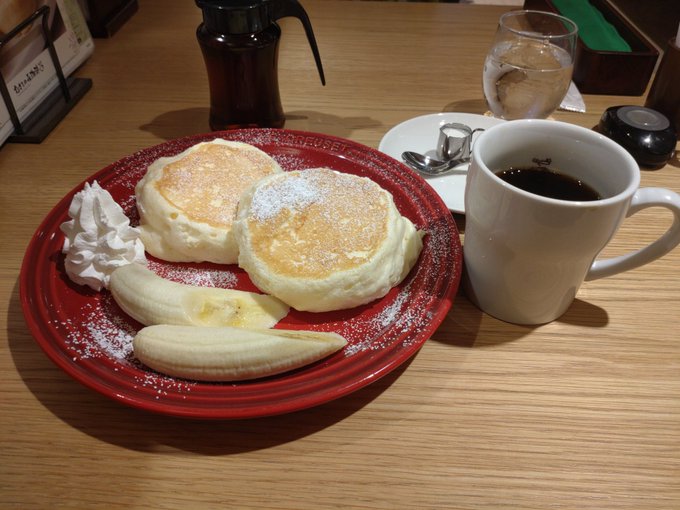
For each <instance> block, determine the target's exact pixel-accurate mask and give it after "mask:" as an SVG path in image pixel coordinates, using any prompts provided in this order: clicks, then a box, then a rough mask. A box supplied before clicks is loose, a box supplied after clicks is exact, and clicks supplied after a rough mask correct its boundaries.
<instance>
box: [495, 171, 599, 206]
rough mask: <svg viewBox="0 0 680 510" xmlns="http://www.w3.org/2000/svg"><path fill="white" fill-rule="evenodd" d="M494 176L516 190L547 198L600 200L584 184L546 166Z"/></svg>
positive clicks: (592, 190) (597, 195)
mask: <svg viewBox="0 0 680 510" xmlns="http://www.w3.org/2000/svg"><path fill="white" fill-rule="evenodd" d="M496 175H497V176H498V177H500V178H501V179H503V180H504V181H505V182H507V183H508V184H512V185H513V186H515V187H516V188H519V189H522V190H524V191H528V192H529V193H534V194H535V195H541V196H544V197H548V198H555V199H558V200H572V201H578V202H586V201H592V200H600V199H601V198H602V196H600V194H599V193H598V192H597V191H595V189H594V188H592V187H591V186H590V185H588V184H586V183H585V182H583V181H580V180H578V179H575V178H573V177H570V176H568V175H565V174H562V173H560V172H557V171H555V170H553V169H551V168H549V167H546V166H531V167H525V168H515V167H510V168H507V169H505V170H501V171H498V172H496Z"/></svg>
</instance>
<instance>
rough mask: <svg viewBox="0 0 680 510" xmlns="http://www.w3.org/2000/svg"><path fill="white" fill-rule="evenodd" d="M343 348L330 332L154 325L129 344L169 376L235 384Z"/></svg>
mask: <svg viewBox="0 0 680 510" xmlns="http://www.w3.org/2000/svg"><path fill="white" fill-rule="evenodd" d="M346 344H347V340H345V339H344V338H343V337H342V336H340V335H338V334H336V333H322V332H317V331H294V330H282V329H243V328H232V327H219V328H211V327H196V326H172V325H165V324H163V325H158V326H149V327H146V328H143V329H141V330H140V331H139V332H138V333H137V335H136V336H135V338H134V339H133V341H132V345H133V349H134V353H135V356H136V357H137V359H139V361H141V362H142V363H144V364H145V365H147V366H148V367H150V368H152V369H154V370H156V371H158V372H161V373H163V374H166V375H170V376H173V377H183V378H186V379H195V380H198V381H241V380H246V379H256V378H259V377H267V376H270V375H275V374H280V373H282V372H287V371H289V370H293V369H295V368H299V367H302V366H305V365H308V364H309V363H312V362H314V361H318V360H320V359H322V358H325V357H326V356H328V355H329V354H332V353H333V352H336V351H338V350H340V349H342V348H343V347H344V346H345V345H346Z"/></svg>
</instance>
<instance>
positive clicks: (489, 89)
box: [482, 11, 578, 119]
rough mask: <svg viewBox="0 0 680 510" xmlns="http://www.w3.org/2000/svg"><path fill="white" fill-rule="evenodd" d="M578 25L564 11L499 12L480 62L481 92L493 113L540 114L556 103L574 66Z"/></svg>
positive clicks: (507, 116)
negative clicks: (483, 58)
mask: <svg viewBox="0 0 680 510" xmlns="http://www.w3.org/2000/svg"><path fill="white" fill-rule="evenodd" d="M577 32H578V28H577V26H576V24H575V23H574V22H573V21H571V20H570V19H568V18H565V17H564V16H559V15H557V14H552V13H548V12H541V11H511V12H508V13H505V14H504V15H503V16H501V19H500V22H499V24H498V29H497V30H496V35H495V37H494V41H493V44H492V45H491V48H490V49H489V52H488V53H487V56H486V61H485V62H484V73H483V79H482V82H483V86H484V97H485V98H486V102H487V104H488V106H489V109H490V110H491V113H493V115H494V116H495V117H499V118H502V119H527V118H534V119H544V118H546V117H548V116H549V115H550V114H551V113H552V112H553V111H555V110H556V109H557V107H558V106H559V105H560V103H561V102H562V99H563V98H564V96H565V94H566V93H567V89H568V88H569V83H570V82H571V75H572V72H573V69H574V53H575V48H576V38H577Z"/></svg>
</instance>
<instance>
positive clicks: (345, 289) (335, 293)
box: [234, 168, 422, 312]
mask: <svg viewBox="0 0 680 510" xmlns="http://www.w3.org/2000/svg"><path fill="white" fill-rule="evenodd" d="M234 233H235V235H236V237H237V240H238V244H239V252H240V255H239V265H240V266H241V267H243V268H244V269H245V270H246V271H247V272H248V274H249V276H250V278H251V279H252V280H253V282H254V283H255V285H256V286H257V287H258V288H259V289H260V290H262V291H263V292H267V293H269V294H272V295H274V296H276V297H278V298H279V299H281V300H282V301H284V302H286V303H287V304H289V305H291V306H292V307H294V308H296V309H298V310H307V311H317V312H319V311H328V310H338V309H343V308H350V307H354V306H357V305H359V304H363V303H367V302H369V301H372V300H374V299H376V298H379V297H382V296H384V295H385V294H386V293H387V292H388V291H389V289H390V288H392V287H393V286H395V285H397V284H398V283H399V282H400V281H401V280H403V278H404V277H405V276H406V274H407V273H408V272H409V270H410V269H411V267H413V265H414V264H415V261H416V259H417V257H418V254H419V253H420V249H421V248H422V242H421V236H420V234H419V233H418V232H417V231H416V229H415V227H414V226H413V224H412V223H411V222H410V221H409V220H408V219H407V218H404V217H403V216H401V215H400V214H399V212H398V210H397V208H396V206H395V205H394V201H393V199H392V196H391V195H390V193H388V192H387V191H385V190H384V189H382V188H380V186H378V185H377V184H376V183H375V182H373V181H371V180H370V179H367V178H364V177H358V176H355V175H351V174H343V173H339V172H336V171H333V170H330V169H326V168H316V169H309V170H301V171H295V172H287V173H283V174H278V175H271V176H269V177H266V178H264V179H262V180H261V181H259V182H258V183H257V184H256V185H255V186H253V187H252V188H251V189H250V190H249V191H247V192H246V193H245V194H244V195H243V197H242V198H241V202H240V204H239V208H238V212H237V220H236V222H235V223H234Z"/></svg>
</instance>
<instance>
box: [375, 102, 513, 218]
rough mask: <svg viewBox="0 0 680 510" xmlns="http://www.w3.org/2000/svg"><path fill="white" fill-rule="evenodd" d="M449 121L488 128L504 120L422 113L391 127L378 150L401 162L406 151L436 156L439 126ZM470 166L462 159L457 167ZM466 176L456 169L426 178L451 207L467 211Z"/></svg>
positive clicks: (476, 116) (464, 167)
mask: <svg viewBox="0 0 680 510" xmlns="http://www.w3.org/2000/svg"><path fill="white" fill-rule="evenodd" d="M449 122H460V123H462V124H466V125H467V126H470V127H471V128H472V129H480V128H481V129H488V128H490V127H491V126H493V125H494V124H498V123H500V122H505V121H503V120H502V119H496V118H494V117H486V116H484V115H477V114H475V113H433V114H430V115H423V116H421V117H415V118H413V119H409V120H407V121H404V122H402V123H401V124H398V125H396V126H394V127H393V128H392V129H390V130H389V131H388V132H387V133H386V134H385V136H383V138H382V140H380V145H379V146H378V150H380V151H381V152H384V153H385V154H387V155H388V156H392V157H393V158H394V159H396V160H397V161H401V162H402V163H403V160H402V159H401V153H402V152H404V151H415V152H420V153H421V154H425V155H426V156H431V157H434V158H436V157H437V141H438V140H439V128H440V127H441V126H443V125H444V124H447V123H449ZM479 136H484V133H480V134H479V135H477V134H475V138H474V139H475V141H476V140H478V138H479ZM467 166H468V164H467V163H463V164H461V165H459V166H458V167H456V168H463V169H467ZM465 178H466V175H465V173H453V174H449V175H443V176H441V177H425V180H426V181H427V182H428V184H430V186H432V187H433V188H434V190H435V191H436V192H437V194H438V195H439V196H440V197H442V200H444V203H445V204H446V206H447V207H448V208H449V209H450V210H451V211H453V212H456V213H460V214H464V213H465V203H464V197H465Z"/></svg>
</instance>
